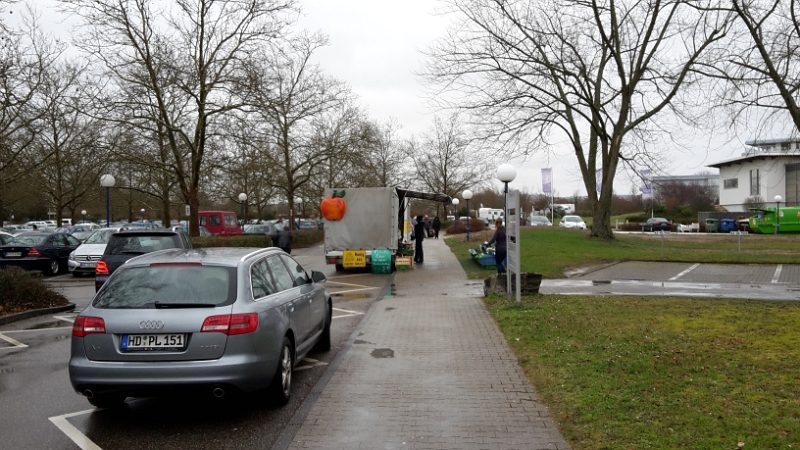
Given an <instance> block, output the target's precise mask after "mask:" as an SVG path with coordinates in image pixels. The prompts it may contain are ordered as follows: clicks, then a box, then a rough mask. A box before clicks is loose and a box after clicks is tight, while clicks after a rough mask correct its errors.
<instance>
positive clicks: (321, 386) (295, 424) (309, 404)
mask: <svg viewBox="0 0 800 450" xmlns="http://www.w3.org/2000/svg"><path fill="white" fill-rule="evenodd" d="M396 273H397V272H392V275H391V276H390V277H389V278H388V280H387V281H386V284H385V285H384V286H383V288H381V293H380V295H378V296H377V297H376V298H375V301H373V302H372V304H371V305H370V306H369V309H368V310H367V313H366V314H364V318H363V319H361V321H360V322H359V323H358V325H356V327H355V329H354V330H353V332H352V333H350V336H349V337H348V338H347V341H346V342H345V344H344V345H343V346H342V350H341V351H340V352H339V354H337V355H336V357H335V358H334V359H333V361H331V363H330V364H329V365H328V367H327V368H326V369H325V373H323V374H322V376H321V377H320V379H319V381H317V384H316V385H314V388H313V389H311V392H309V394H308V396H307V397H306V399H305V400H304V401H303V404H302V405H300V408H298V409H297V411H296V412H295V413H294V415H293V416H292V418H291V419H289V423H288V424H287V425H286V427H285V428H284V429H283V431H282V432H281V434H280V436H278V439H277V440H276V441H275V443H274V444H273V445H272V450H286V449H288V448H289V446H290V445H292V441H293V440H294V437H295V436H296V435H297V432H298V431H300V427H302V426H303V422H305V420H306V418H307V417H308V414H309V413H310V412H311V408H313V407H314V404H316V403H317V399H319V397H320V395H322V392H323V391H324V390H325V386H327V385H328V382H330V381H331V378H333V374H334V373H336V370H337V369H338V368H339V365H340V364H341V363H342V361H344V358H345V356H347V352H348V351H349V350H350V347H352V346H353V344H354V342H355V340H356V338H357V337H358V334H359V333H361V331H362V330H364V327H365V326H366V324H367V322H369V319H370V318H371V317H372V315H373V313H374V311H375V310H376V309H377V305H378V303H380V301H381V300H383V297H384V296H386V290H387V289H390V288H391V286H392V283H394V276H395V274H396Z"/></svg>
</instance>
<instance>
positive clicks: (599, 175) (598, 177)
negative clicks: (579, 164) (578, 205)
mask: <svg viewBox="0 0 800 450" xmlns="http://www.w3.org/2000/svg"><path fill="white" fill-rule="evenodd" d="M594 178H595V182H596V183H597V192H600V191H602V190H603V169H597V172H595V174H594Z"/></svg>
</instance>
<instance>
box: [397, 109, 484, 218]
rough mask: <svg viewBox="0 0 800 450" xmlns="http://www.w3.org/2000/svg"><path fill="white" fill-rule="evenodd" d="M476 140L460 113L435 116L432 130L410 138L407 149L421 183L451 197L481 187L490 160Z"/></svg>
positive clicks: (420, 184) (418, 181)
mask: <svg viewBox="0 0 800 450" xmlns="http://www.w3.org/2000/svg"><path fill="white" fill-rule="evenodd" d="M472 144H473V143H471V142H470V141H469V140H468V139H466V138H465V133H464V130H463V126H462V124H461V122H460V120H459V116H458V114H452V115H450V117H448V118H447V119H441V118H439V117H436V118H434V123H433V125H432V126H431V130H430V131H429V132H428V133H426V134H424V135H423V136H422V140H421V141H419V142H417V141H412V142H410V144H409V146H408V150H407V152H408V153H407V157H408V159H409V161H413V164H414V168H415V170H416V181H417V183H418V184H419V187H420V188H422V189H424V190H427V191H429V192H435V193H439V194H447V195H449V196H451V197H460V196H461V193H462V192H463V191H464V189H467V188H469V189H475V190H477V188H479V187H480V186H481V185H482V184H483V182H484V181H485V180H484V175H483V174H484V173H486V170H485V168H486V162H487V161H485V158H483V155H482V154H481V152H480V151H479V149H478V148H477V147H475V146H473V145H472ZM438 206H439V205H437V213H438Z"/></svg>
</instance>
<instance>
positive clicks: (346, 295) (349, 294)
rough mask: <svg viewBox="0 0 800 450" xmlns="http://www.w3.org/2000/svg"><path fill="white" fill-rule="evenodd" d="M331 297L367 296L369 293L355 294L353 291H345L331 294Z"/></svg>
mask: <svg viewBox="0 0 800 450" xmlns="http://www.w3.org/2000/svg"><path fill="white" fill-rule="evenodd" d="M331 297H343V298H367V297H369V294H355V293H352V294H351V293H345V294H331Z"/></svg>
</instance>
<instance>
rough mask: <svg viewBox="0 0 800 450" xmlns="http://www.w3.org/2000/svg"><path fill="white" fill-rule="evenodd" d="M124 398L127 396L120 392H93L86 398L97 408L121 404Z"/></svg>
mask: <svg viewBox="0 0 800 450" xmlns="http://www.w3.org/2000/svg"><path fill="white" fill-rule="evenodd" d="M126 398H127V397H125V396H124V395H121V394H95V395H94V396H92V397H91V398H88V400H89V403H91V404H92V406H96V407H98V408H113V407H115V406H119V405H121V404H122V403H123V402H124V401H125V399H126Z"/></svg>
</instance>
